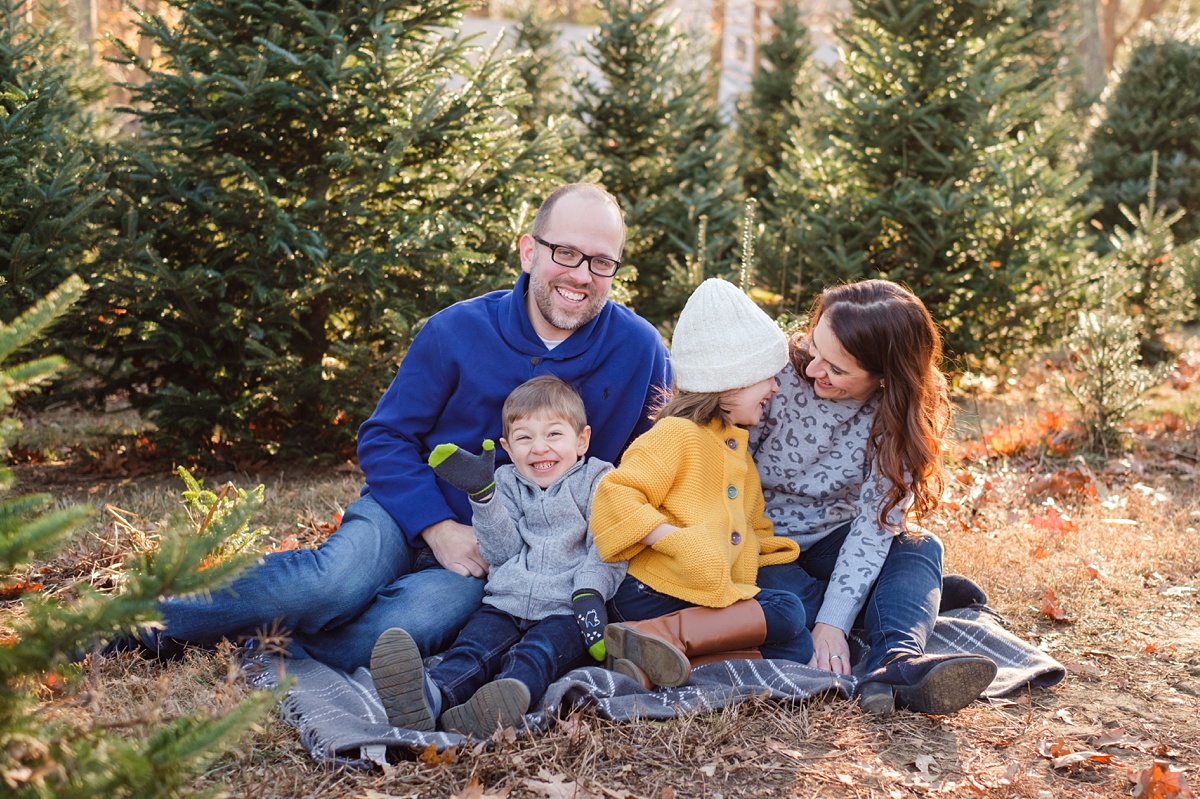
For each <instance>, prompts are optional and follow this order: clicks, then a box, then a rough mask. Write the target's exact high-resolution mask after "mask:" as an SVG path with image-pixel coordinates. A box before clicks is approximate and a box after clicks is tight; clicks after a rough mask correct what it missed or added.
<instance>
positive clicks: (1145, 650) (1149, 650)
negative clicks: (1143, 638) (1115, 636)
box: [1138, 641, 1158, 655]
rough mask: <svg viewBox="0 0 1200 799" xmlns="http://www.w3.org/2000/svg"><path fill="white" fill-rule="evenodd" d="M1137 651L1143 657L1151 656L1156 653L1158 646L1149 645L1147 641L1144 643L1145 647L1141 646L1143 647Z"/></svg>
mask: <svg viewBox="0 0 1200 799" xmlns="http://www.w3.org/2000/svg"><path fill="white" fill-rule="evenodd" d="M1138 651H1139V652H1140V653H1141V654H1143V655H1153V654H1154V653H1155V652H1157V651H1158V645H1157V644H1152V643H1150V642H1149V641H1147V642H1146V645H1145V646H1143V647H1142V648H1141V649H1139V650H1138Z"/></svg>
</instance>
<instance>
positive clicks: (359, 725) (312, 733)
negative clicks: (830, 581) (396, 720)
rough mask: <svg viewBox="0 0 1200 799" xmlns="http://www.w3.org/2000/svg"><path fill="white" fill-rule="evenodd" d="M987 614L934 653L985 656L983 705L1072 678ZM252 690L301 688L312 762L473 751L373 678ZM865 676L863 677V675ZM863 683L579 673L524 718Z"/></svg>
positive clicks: (611, 715)
mask: <svg viewBox="0 0 1200 799" xmlns="http://www.w3.org/2000/svg"><path fill="white" fill-rule="evenodd" d="M996 619H997V617H996V616H995V614H994V613H992V612H991V611H990V610H988V609H986V608H964V609H960V610H954V611H949V612H947V613H945V614H943V615H941V616H939V617H938V622H937V626H936V627H935V628H934V631H933V635H932V637H931V640H930V641H929V642H928V644H927V647H926V651H927V652H928V653H929V654H931V655H940V654H979V655H986V656H987V657H990V658H991V659H992V660H994V661H995V662H996V665H997V666H998V667H999V671H998V672H997V674H996V678H995V680H993V681H992V684H991V685H989V686H988V687H987V689H986V690H985V691H984V692H983V696H982V698H984V699H988V698H993V697H999V696H1002V695H1004V694H1007V693H1009V692H1011V691H1014V690H1017V689H1018V688H1021V687H1023V686H1025V685H1030V684H1032V685H1036V686H1051V685H1054V684H1056V683H1058V682H1059V681H1060V680H1061V679H1062V678H1063V676H1064V674H1065V670H1064V669H1063V667H1062V666H1061V665H1060V664H1059V663H1058V662H1057V661H1055V660H1053V659H1052V658H1050V657H1049V656H1048V655H1046V654H1045V653H1043V652H1041V651H1039V650H1038V649H1036V648H1035V647H1033V646H1031V645H1030V644H1028V643H1027V642H1025V641H1022V640H1021V639H1019V638H1017V637H1016V636H1014V635H1012V634H1011V633H1009V632H1008V631H1007V630H1005V629H1004V628H1003V627H1002V626H1000V624H998V623H997V621H996ZM246 665H247V673H248V674H249V675H250V677H249V679H250V682H251V684H252V685H254V686H256V687H272V686H276V685H278V684H279V682H280V679H281V678H282V677H284V676H285V675H286V676H288V677H291V678H292V679H294V680H295V682H294V684H293V685H292V687H291V688H290V689H289V690H288V692H287V693H286V695H285V696H284V698H283V700H282V701H281V703H280V712H281V715H282V717H283V718H284V720H285V721H287V722H288V723H289V724H292V725H293V726H295V727H296V728H297V729H298V730H299V731H300V738H301V741H302V742H303V744H304V746H305V748H306V749H308V751H309V753H310V754H311V755H312V756H313V758H314V759H315V760H317V761H319V762H322V763H337V764H341V765H350V766H359V767H369V766H370V765H371V764H372V763H382V762H384V758H385V756H386V751H387V749H388V748H390V747H399V748H402V749H408V750H418V751H419V750H424V749H426V748H428V747H429V745H430V744H433V745H434V746H436V748H437V750H438V751H441V750H443V749H445V748H447V747H451V746H458V745H462V744H464V743H470V742H469V741H467V740H466V739H465V738H464V737H463V736H461V735H459V734H457V733H448V732H416V731H414V730H403V729H397V728H395V727H392V726H390V725H389V724H388V722H387V716H386V715H385V714H384V710H383V705H382V704H380V701H379V696H378V695H377V694H376V693H375V688H374V685H373V684H372V682H371V675H370V673H369V671H368V670H367V669H358V670H357V671H355V672H354V673H353V674H345V673H343V672H340V671H337V670H335V669H332V668H330V667H328V666H326V665H324V664H322V663H319V662H317V661H315V660H307V659H288V658H279V657H272V656H267V655H262V654H257V655H256V654H250V655H249V656H248V657H247V664H246ZM858 676H861V674H860V675H858ZM856 685H857V677H853V676H852V677H842V676H839V675H835V674H832V673H830V672H828V671H820V670H818V669H813V668H809V667H808V666H804V665H801V664H799V663H793V662H791V661H788V660H737V661H728V662H723V663H710V664H706V665H704V666H698V667H696V668H695V669H694V670H693V671H692V678H691V680H690V681H689V682H688V683H687V684H686V685H683V686H680V687H678V688H654V689H652V690H649V691H647V690H645V689H644V688H642V686H641V685H639V684H637V683H635V682H634V681H633V680H631V679H629V678H627V677H623V676H621V675H619V674H617V673H615V672H611V671H606V670H604V669H602V668H598V667H587V668H580V669H575V670H573V671H571V672H569V673H568V674H566V675H565V676H564V677H562V678H561V679H559V680H558V681H557V682H555V683H554V684H553V685H551V686H550V689H549V691H547V693H546V696H545V698H544V700H543V702H542V709H541V710H539V711H538V712H536V713H530V714H529V715H527V716H526V724H527V726H528V728H529V729H530V730H531V731H533V732H534V733H538V732H544V731H545V730H546V729H548V728H549V727H550V725H552V724H554V723H555V721H556V720H557V719H559V718H561V717H565V716H566V715H567V714H568V713H569V712H571V711H573V710H576V709H586V710H588V711H589V712H591V713H594V714H596V715H597V716H600V717H602V718H606V719H613V720H618V721H622V720H633V719H669V718H672V717H674V716H677V715H680V714H683V713H695V712H710V711H714V710H719V709H720V708H723V707H726V706H727V705H730V704H732V703H735V702H739V701H744V700H746V699H749V698H752V697H758V696H764V697H766V698H769V699H775V700H780V701H799V700H804V699H809V698H812V697H814V696H818V695H821V694H825V693H828V692H837V693H839V694H841V695H842V696H845V697H850V696H853V695H854V689H855V686H856Z"/></svg>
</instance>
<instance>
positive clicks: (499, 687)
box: [441, 678, 529, 740]
mask: <svg viewBox="0 0 1200 799" xmlns="http://www.w3.org/2000/svg"><path fill="white" fill-rule="evenodd" d="M528 709H529V688H527V687H526V686H525V683H523V682H521V681H520V680H513V679H509V678H505V679H502V680H496V681H495V682H490V683H488V684H487V685H485V686H483V687H482V688H480V689H479V690H478V691H476V692H475V695H474V696H472V697H471V698H470V699H468V700H467V701H466V702H464V703H463V704H461V705H455V706H454V707H452V708H450V709H449V710H447V711H446V712H445V713H443V714H442V720H441V722H442V729H443V730H448V731H450V732H457V733H462V734H463V735H471V736H474V737H476V738H483V739H485V740H486V739H488V738H491V737H492V735H493V734H494V733H495V732H496V731H497V730H503V729H505V728H506V727H516V728H517V729H523V728H524V727H525V711H527V710H528Z"/></svg>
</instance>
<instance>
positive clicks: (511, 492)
mask: <svg viewBox="0 0 1200 799" xmlns="http://www.w3.org/2000/svg"><path fill="white" fill-rule="evenodd" d="M612 468H613V467H612V464H611V463H608V462H607V461H602V460H597V459H595V458H587V459H582V460H580V461H579V463H577V464H575V465H574V466H572V467H571V469H570V470H569V471H568V472H567V473H566V474H564V475H563V476H562V477H560V478H558V479H557V480H555V481H554V482H553V483H551V484H550V486H549V487H548V488H545V489H543V488H541V487H540V486H538V485H537V484H536V483H534V482H533V481H532V480H529V479H527V478H525V477H523V476H521V474H520V473H519V472H518V471H517V468H516V467H515V466H513V465H512V464H511V463H509V464H505V465H503V466H501V467H500V468H498V469H496V493H495V495H494V496H493V497H492V498H491V500H490V501H488V502H483V503H479V502H472V503H471V507H472V509H473V510H474V518H473V519H472V524H473V526H474V528H475V535H476V537H477V538H478V539H479V552H480V554H482V555H483V557H484V559H485V560H487V562H488V564H489V565H490V566H491V570H490V571H489V572H488V578H487V586H486V587H485V589H484V590H485V595H484V597H483V601H484V602H486V603H487V604H489V605H491V606H493V607H495V608H497V609H499V610H502V611H504V612H505V613H509V614H511V615H513V616H516V617H517V618H519V619H526V620H529V621H536V620H538V619H544V618H546V617H547V616H554V615H559V614H568V613H571V612H572V610H571V595H572V594H574V593H575V592H576V591H578V590H580V589H581V588H590V589H592V590H593V591H595V592H596V593H598V594H600V596H601V597H603V598H604V601H606V602H607V601H608V600H609V599H612V596H613V594H615V593H616V592H617V586H619V585H620V584H621V581H622V580H623V579H625V567H626V564H625V563H624V562H620V563H605V562H604V561H602V560H600V555H599V554H598V553H597V552H596V545H595V543H594V542H593V541H592V532H591V530H590V529H588V517H589V516H590V515H591V510H592V497H593V496H594V495H595V493H596V485H597V484H598V483H599V482H600V478H601V477H603V476H604V475H605V473H607V472H608V471H610V470H611V469H612Z"/></svg>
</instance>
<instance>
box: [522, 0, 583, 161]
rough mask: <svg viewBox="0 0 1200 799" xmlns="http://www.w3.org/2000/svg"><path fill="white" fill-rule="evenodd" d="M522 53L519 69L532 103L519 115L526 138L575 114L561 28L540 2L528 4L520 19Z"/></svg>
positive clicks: (524, 107) (523, 108)
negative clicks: (562, 47) (559, 28)
mask: <svg viewBox="0 0 1200 799" xmlns="http://www.w3.org/2000/svg"><path fill="white" fill-rule="evenodd" d="M516 34H517V43H516V50H517V51H518V53H519V56H518V60H517V62H516V69H517V72H518V74H520V76H521V80H522V82H523V83H524V84H525V91H527V92H529V101H528V103H526V104H525V105H524V106H523V107H521V109H520V110H518V112H517V116H518V118H519V119H520V120H521V125H522V126H524V127H525V128H526V131H527V132H526V137H527V138H533V137H535V136H536V135H537V133H538V132H539V131H542V130H545V129H546V128H548V127H549V128H553V127H556V126H557V125H559V124H560V123H562V122H563V121H564V120H565V119H566V117H567V115H568V114H569V113H570V111H571V101H570V99H569V98H568V97H567V95H566V91H565V90H566V88H567V86H568V75H567V69H568V67H567V62H566V59H565V58H564V57H563V53H562V51H561V50H560V49H559V44H558V39H559V30H558V26H557V25H556V24H554V23H553V22H552V21H551V20H550V16H549V15H548V14H547V13H546V10H545V8H544V7H543V6H542V5H541V4H540V3H537V2H532V1H531V2H528V3H526V4H525V5H524V6H523V7H522V8H521V9H520V12H519V15H518V17H517V26H516Z"/></svg>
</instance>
